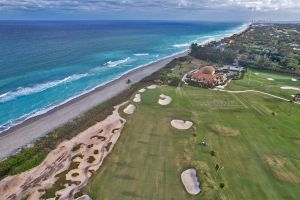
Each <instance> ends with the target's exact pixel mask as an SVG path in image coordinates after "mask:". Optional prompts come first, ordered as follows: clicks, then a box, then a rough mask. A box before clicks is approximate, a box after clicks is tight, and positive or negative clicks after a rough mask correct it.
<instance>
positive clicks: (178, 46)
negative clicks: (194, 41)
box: [173, 43, 190, 48]
mask: <svg viewBox="0 0 300 200" xmlns="http://www.w3.org/2000/svg"><path fill="white" fill-rule="evenodd" d="M188 46H190V44H189V43H183V44H174V45H173V47H176V48H183V47H188Z"/></svg>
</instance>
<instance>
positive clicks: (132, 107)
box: [124, 104, 136, 115]
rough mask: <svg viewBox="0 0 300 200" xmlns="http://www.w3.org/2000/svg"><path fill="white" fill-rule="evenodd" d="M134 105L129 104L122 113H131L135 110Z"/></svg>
mask: <svg viewBox="0 0 300 200" xmlns="http://www.w3.org/2000/svg"><path fill="white" fill-rule="evenodd" d="M135 109H136V107H135V105H132V104H129V105H128V106H127V107H126V108H125V109H124V113H126V114H128V115H132V114H133V113H134V112H135Z"/></svg>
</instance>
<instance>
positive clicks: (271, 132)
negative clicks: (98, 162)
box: [85, 71, 300, 200]
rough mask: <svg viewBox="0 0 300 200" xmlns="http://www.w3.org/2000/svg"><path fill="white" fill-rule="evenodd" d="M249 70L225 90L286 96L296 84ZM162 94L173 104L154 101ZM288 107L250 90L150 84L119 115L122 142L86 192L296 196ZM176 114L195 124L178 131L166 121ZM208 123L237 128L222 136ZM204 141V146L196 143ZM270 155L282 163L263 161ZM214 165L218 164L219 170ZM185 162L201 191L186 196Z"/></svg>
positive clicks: (299, 137)
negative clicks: (132, 107)
mask: <svg viewBox="0 0 300 200" xmlns="http://www.w3.org/2000/svg"><path fill="white" fill-rule="evenodd" d="M172 73H175V72H172ZM252 75H253V77H252ZM247 76H248V75H247ZM247 76H246V78H245V79H244V80H238V81H233V82H231V84H230V85H229V87H228V88H229V89H231V90H242V89H257V90H261V91H266V92H270V93H274V94H275V95H279V96H282V97H286V98H287V97H288V96H290V92H288V91H285V90H281V89H280V86H281V85H283V84H284V85H292V86H294V85H295V84H297V83H294V82H291V81H289V80H290V79H291V77H286V76H280V75H275V74H271V75H270V74H266V75H265V73H264V74H263V73H261V74H260V75H257V76H256V75H255V76H254V74H253V71H250V76H251V77H252V78H251V81H249V82H248V79H247ZM265 76H268V77H269V76H272V77H273V78H274V79H275V81H273V82H271V81H267V80H266V79H265ZM161 93H164V94H166V95H169V96H171V97H172V98H173V102H172V104H170V105H169V106H166V107H162V106H160V105H158V104H157V100H158V98H159V95H160V94H161ZM289 106H290V105H289V103H288V102H284V101H281V100H278V99H275V98H272V97H269V96H266V95H261V94H255V93H242V94H230V93H223V92H218V91H211V90H206V89H200V88H196V87H191V86H183V87H182V88H181V89H176V88H174V87H169V86H163V87H161V88H158V89H156V90H151V91H150V90H148V91H147V92H145V93H143V94H142V102H141V103H140V104H137V111H136V113H135V114H134V115H132V116H129V117H128V116H124V117H126V119H127V123H126V125H125V128H124V129H123V131H122V134H121V137H120V139H119V141H118V142H117V144H116V146H115V147H114V149H113V151H112V153H111V155H110V156H109V157H108V158H107V159H106V160H105V161H104V163H103V165H102V167H101V168H100V170H99V171H97V172H96V173H95V174H94V176H93V177H92V179H91V181H90V183H89V185H88V186H87V187H86V188H85V192H87V193H89V194H90V196H91V198H92V199H94V200H97V199H101V200H106V199H109V200H119V199H122V200H126V199H128V200H129V199H130V200H131V199H143V200H148V199H154V200H166V199H168V200H176V199H178V200H183V199H201V200H204V199H209V200H211V199H230V200H235V199H236V200H240V199H255V200H260V199H261V200H265V199H272V200H276V199H278V200H282V199H289V200H290V199H298V198H299V196H300V185H299V184H297V183H295V182H294V181H291V180H289V179H286V177H291V176H289V175H292V177H294V178H295V177H296V179H295V180H297V178H298V179H300V156H299V155H300V149H299V145H300V132H299V130H300V118H299V116H300V106H299V105H294V106H293V109H292V115H291V116H290V115H289ZM272 113H276V115H274V114H272ZM174 118H177V119H183V120H191V121H193V122H194V124H195V125H194V127H193V128H192V129H190V130H187V131H178V130H175V129H174V128H172V127H171V126H170V121H171V120H172V119H174ZM212 127H218V128H217V129H216V130H217V131H222V130H223V131H229V132H234V133H238V134H232V136H230V137H224V135H223V134H216V130H214V129H212ZM195 135H196V136H195ZM201 141H205V142H207V144H208V147H203V146H201V145H199V143H201ZM211 151H214V152H215V154H216V155H215V156H212V155H211ZM274 157H275V158H278V159H282V160H284V161H285V162H284V163H283V164H282V165H280V164H278V163H276V162H275V163H271V164H270V163H268V162H267V161H266V158H274ZM216 165H219V166H221V169H219V170H218V171H217V170H216ZM189 167H195V168H196V169H197V171H198V173H199V175H200V181H201V185H202V190H203V191H202V192H201V194H199V195H197V196H191V195H188V194H187V193H186V191H185V189H184V187H183V185H182V183H181V180H180V174H181V172H182V171H183V170H185V169H187V168H189ZM221 183H224V184H225V187H224V189H220V184H221Z"/></svg>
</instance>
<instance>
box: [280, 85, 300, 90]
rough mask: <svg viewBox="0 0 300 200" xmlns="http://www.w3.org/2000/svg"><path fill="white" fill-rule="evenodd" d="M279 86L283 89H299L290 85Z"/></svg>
mask: <svg viewBox="0 0 300 200" xmlns="http://www.w3.org/2000/svg"><path fill="white" fill-rule="evenodd" d="M280 88H281V89H283V90H300V88H297V87H290V86H282V87H280Z"/></svg>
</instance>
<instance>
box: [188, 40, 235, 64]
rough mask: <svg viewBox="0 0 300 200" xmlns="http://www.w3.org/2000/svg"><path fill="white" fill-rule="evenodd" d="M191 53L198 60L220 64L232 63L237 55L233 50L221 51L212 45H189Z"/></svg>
mask: <svg viewBox="0 0 300 200" xmlns="http://www.w3.org/2000/svg"><path fill="white" fill-rule="evenodd" d="M191 55H192V56H193V57H195V58H198V59H200V60H206V61H211V62H215V63H220V64H232V63H233V62H234V60H235V59H236V57H237V52H236V51H233V50H229V49H228V50H226V51H223V50H222V49H219V48H215V47H214V46H213V45H205V46H203V45H198V44H196V43H193V44H192V45H191Z"/></svg>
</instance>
